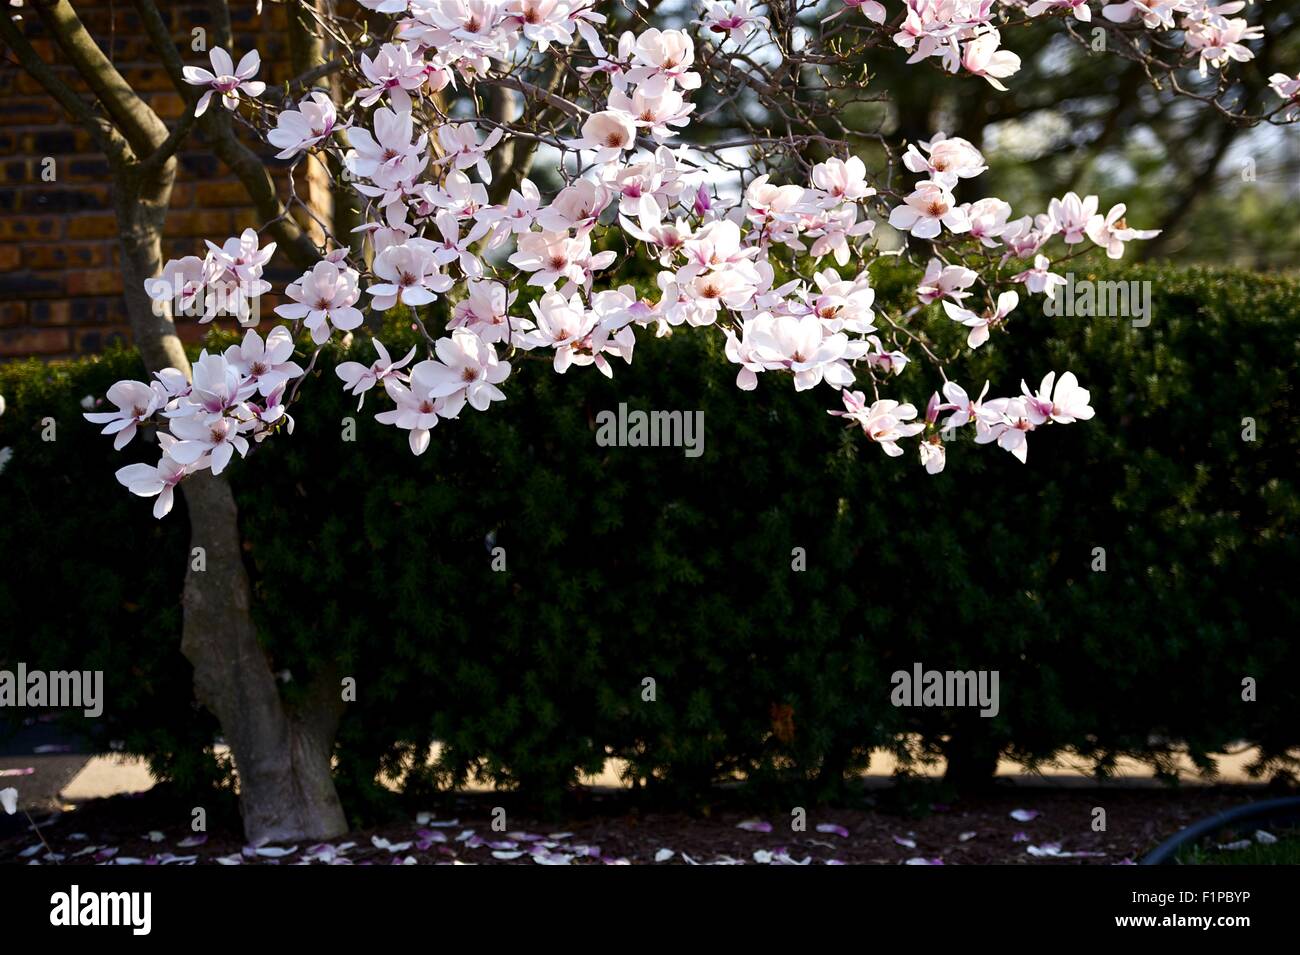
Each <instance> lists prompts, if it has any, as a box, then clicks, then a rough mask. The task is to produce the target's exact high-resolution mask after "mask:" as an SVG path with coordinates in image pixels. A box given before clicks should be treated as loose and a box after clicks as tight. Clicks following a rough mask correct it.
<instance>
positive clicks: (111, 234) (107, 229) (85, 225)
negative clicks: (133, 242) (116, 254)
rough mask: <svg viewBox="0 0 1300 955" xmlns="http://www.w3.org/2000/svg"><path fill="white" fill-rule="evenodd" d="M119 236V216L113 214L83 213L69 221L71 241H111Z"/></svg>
mask: <svg viewBox="0 0 1300 955" xmlns="http://www.w3.org/2000/svg"><path fill="white" fill-rule="evenodd" d="M116 236H117V216H115V215H113V213H111V212H83V213H80V214H79V215H75V216H72V217H70V218H69V219H68V238H69V239H109V238H115V237H116Z"/></svg>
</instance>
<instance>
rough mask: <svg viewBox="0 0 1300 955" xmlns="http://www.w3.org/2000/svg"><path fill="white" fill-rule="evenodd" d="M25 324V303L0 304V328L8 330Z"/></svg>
mask: <svg viewBox="0 0 1300 955" xmlns="http://www.w3.org/2000/svg"><path fill="white" fill-rule="evenodd" d="M26 323H27V303H26V302H17V301H15V302H0V327H4V328H8V327H10V326H13V325H24V324H26Z"/></svg>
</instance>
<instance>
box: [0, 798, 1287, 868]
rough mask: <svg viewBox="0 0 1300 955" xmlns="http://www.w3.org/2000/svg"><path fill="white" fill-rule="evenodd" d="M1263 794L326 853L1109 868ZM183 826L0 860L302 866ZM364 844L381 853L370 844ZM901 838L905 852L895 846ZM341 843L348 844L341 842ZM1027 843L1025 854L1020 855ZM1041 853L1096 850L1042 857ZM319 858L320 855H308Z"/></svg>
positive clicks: (568, 823) (600, 828)
mask: <svg viewBox="0 0 1300 955" xmlns="http://www.w3.org/2000/svg"><path fill="white" fill-rule="evenodd" d="M1270 795H1272V794H1270V793H1268V792H1266V791H1265V790H1263V789H1262V788H1260V787H1228V786H1225V787H1199V786H1198V787H1187V788H1183V789H1155V788H1118V787H1117V788H1109V787H1108V788H1069V789H1049V788H1039V787H1021V788H999V789H996V790H993V791H991V792H990V793H988V794H986V795H982V796H979V797H967V798H963V799H960V800H952V801H950V802H949V803H947V804H942V803H926V802H924V801H922V802H921V803H920V804H919V805H916V804H912V805H910V806H909V808H910V809H911V810H912V811H910V812H908V813H903V812H899V811H891V810H890V808H889V806H890V804H891V803H892V802H894V800H891V799H890V797H889V795H888V793H887V792H886V793H880V792H877V793H875V794H872V795H870V796H867V797H865V799H864V801H863V803H862V805H863V806H865V807H866V808H851V809H850V808H843V809H834V808H816V807H814V808H811V809H810V810H809V812H808V814H807V830H806V831H803V832H795V831H792V829H791V818H792V817H791V812H790V810H789V809H785V810H775V809H769V810H768V811H766V812H763V811H755V810H753V809H746V808H744V807H742V806H741V805H740V804H739V803H738V802H737V798H736V797H733V796H732V795H728V794H720V795H719V797H718V800H717V804H716V806H715V807H713V808H712V809H711V810H710V811H708V812H706V813H702V814H686V813H681V812H665V811H653V810H645V809H642V808H640V807H639V806H638V804H637V803H636V801H635V800H634V799H633V797H631V796H629V795H628V794H624V793H598V794H594V795H591V794H588V795H587V796H585V797H584V799H583V800H582V805H581V806H580V807H579V808H576V809H571V810H570V811H569V814H568V815H560V816H559V817H557V818H551V819H546V818H542V817H538V816H536V815H532V816H529V815H527V814H524V813H523V812H522V811H519V812H518V813H516V811H515V810H509V811H508V815H507V822H506V824H505V831H494V830H493V826H492V818H493V817H492V810H493V806H494V804H496V803H500V802H502V797H494V796H493V795H491V794H475V795H471V796H462V797H453V798H452V799H450V800H449V801H447V802H446V803H445V804H444V805H443V806H441V807H440V808H438V810H437V811H436V812H430V813H428V814H423V815H421V816H420V817H418V818H419V819H420V821H416V819H411V820H409V821H402V822H394V823H390V824H387V825H383V826H379V827H377V828H370V829H362V830H358V831H355V832H352V833H349V834H348V835H347V836H346V837H343V838H340V839H335V840H333V841H332V842H331V843H330V845H332V846H334V847H335V848H336V849H338V850H339V851H338V855H337V858H339V859H341V860H346V861H348V862H350V863H352V864H362V865H369V864H381V865H391V864H398V863H403V862H404V863H405V864H408V865H409V864H421V865H429V864H438V863H442V864H450V863H473V864H494V865H531V864H534V862H538V861H549V862H553V863H558V864H602V863H604V864H616V863H622V862H624V861H626V862H627V863H630V864H646V863H653V862H654V861H655V858H656V854H657V853H660V851H661V850H672V853H673V854H672V856H671V857H670V858H667V859H665V860H664V862H663V863H662V864H678V865H680V864H689V862H695V863H698V864H709V863H719V862H722V863H726V862H728V861H731V862H732V863H733V864H734V862H743V863H745V864H753V863H754V862H777V863H781V862H784V863H786V864H789V863H790V862H797V863H803V862H804V860H809V863H810V864H813V865H818V864H824V863H834V862H838V863H846V864H860V863H866V864H878V865H898V864H901V863H904V862H907V861H908V860H909V859H926V860H930V861H932V862H933V861H934V860H941V861H942V862H943V864H945V865H971V864H990V863H995V864H998V863H1000V864H1017V865H1080V864H1084V865H1087V864H1093V865H1095V864H1102V865H1113V864H1116V863H1129V862H1135V861H1137V860H1139V859H1140V858H1141V857H1142V855H1144V854H1145V853H1146V852H1148V851H1150V850H1151V849H1152V848H1154V847H1155V845H1156V844H1158V843H1159V842H1160V841H1162V840H1163V839H1165V838H1166V837H1168V836H1170V835H1172V834H1173V833H1174V832H1176V831H1178V830H1179V829H1181V828H1183V827H1184V826H1186V825H1187V824H1189V823H1191V822H1194V821H1195V820H1197V819H1199V818H1202V817H1205V816H1208V815H1212V814H1214V813H1216V812H1219V811H1221V810H1223V809H1226V808H1228V807H1230V806H1234V805H1238V804H1241V803H1244V802H1248V801H1252V800H1256V799H1263V798H1268V797H1269V796H1270ZM873 804H874V807H873ZM1096 807H1101V808H1103V809H1105V811H1106V830H1105V831H1104V832H1097V831H1094V830H1093V828H1092V823H1093V819H1094V811H1093V810H1094V808H1096ZM1015 810H1024V811H1026V812H1032V813H1036V815H1035V816H1034V818H1032V819H1030V820H1027V821H1018V820H1016V819H1015V818H1013V817H1012V816H1011V813H1012V812H1013V811H1015ZM189 818H190V817H189V812H188V811H186V810H185V809H184V807H180V806H178V805H176V804H175V803H174V801H168V800H167V798H166V797H165V796H154V795H152V794H143V795H140V796H116V797H112V798H109V799H97V800H92V801H90V802H88V803H86V804H84V805H82V806H80V807H78V808H76V809H75V810H72V811H66V812H63V813H60V814H56V815H55V816H53V817H50V818H48V821H47V818H46V817H40V816H37V817H36V821H37V822H38V823H39V824H40V825H41V834H42V835H43V836H44V838H45V841H46V843H47V844H48V846H49V849H50V850H51V851H52V852H53V853H54V855H53V857H50V856H49V855H48V854H47V852H46V850H45V848H44V847H43V846H41V845H40V842H39V840H38V839H37V838H36V835H35V834H34V833H33V832H31V831H30V829H28V827H27V825H26V823H25V821H23V822H22V823H21V825H14V823H15V822H17V821H19V820H20V819H21V817H14V818H13V819H11V821H10V825H9V828H7V829H6V830H5V831H4V832H0V864H5V863H9V864H29V863H30V862H32V861H33V860H35V861H40V862H42V864H51V863H57V864H61V865H71V864H96V863H110V864H131V863H130V862H129V861H128V860H136V863H135V864H169V863H172V862H173V861H175V862H181V861H182V860H184V863H183V864H191V863H190V860H189V858H188V857H191V856H197V859H196V860H194V861H195V862H197V863H200V864H215V863H216V862H217V860H218V858H221V857H225V858H226V859H227V860H230V861H238V862H239V863H240V864H258V865H266V864H274V865H287V864H293V863H296V862H301V861H303V856H304V854H306V853H308V850H309V849H310V847H309V846H308V845H307V844H305V843H304V844H300V845H298V846H297V847H290V846H285V847H282V848H284V849H293V851H292V852H288V853H286V854H284V855H282V856H274V855H256V854H252V853H251V850H247V849H245V847H244V841H243V838H242V834H241V833H240V831H239V828H238V826H237V824H235V822H234V820H233V819H227V820H225V821H218V822H213V823H212V824H211V825H210V830H209V832H208V833H207V839H206V841H204V842H203V844H202V845H199V846H195V847H181V846H179V845H178V843H179V842H181V841H182V840H184V839H186V838H187V837H193V833H191V832H190V831H189V827H188V822H189ZM742 822H747V823H750V824H751V825H755V824H756V825H757V826H758V827H759V828H762V827H763V826H764V825H765V824H766V825H768V826H770V827H771V830H770V831H751V830H747V829H745V828H740V827H739V826H738V824H739V823H742ZM819 826H822V827H839V828H840V829H842V830H844V831H847V835H844V834H842V832H840V831H826V830H823V831H817V827H819ZM376 839H379V840H387V842H388V843H389V844H395V847H394V848H392V849H391V850H390V848H389V847H388V846H385V845H382V844H381V845H378V846H377V845H376V844H375V840H376ZM909 841H910V842H914V843H915V847H910V846H908V845H906V844H905V843H906V842H909ZM345 843H354V844H355V845H353V846H352V847H349V848H346V849H343V848H341V847H342V846H343V845H344V844H345ZM403 843H410V845H406V846H404V845H402V844H403ZM1031 846H1032V847H1036V849H1037V850H1038V852H1039V854H1038V855H1035V854H1031V852H1030V851H1029V849H1030V847H1031ZM1051 846H1055V847H1056V850H1052V849H1051V848H1048V847H1051ZM272 851H274V850H272ZM1051 851H1059V852H1061V853H1098V855H1086V856H1075V857H1055V858H1053V857H1051V856H1048V855H1044V854H1043V853H1044V852H1051ZM494 852H495V853H502V854H503V855H501V856H499V857H498V856H494ZM318 853H319V850H318ZM515 853H519V854H518V855H517V856H516V855H514V854H515ZM769 853H770V855H768V854H769ZM756 854H757V855H756ZM176 857H179V858H176ZM535 857H540V858H535ZM324 858H328V854H323V855H322V857H321V858H318V859H316V860H315V861H317V862H320V861H324ZM412 860H413V861H412ZM227 864H229V862H228V863H227ZM914 864H915V863H914Z"/></svg>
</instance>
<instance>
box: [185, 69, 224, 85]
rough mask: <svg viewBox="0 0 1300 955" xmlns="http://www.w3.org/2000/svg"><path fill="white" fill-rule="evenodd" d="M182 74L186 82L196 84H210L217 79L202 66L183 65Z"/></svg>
mask: <svg viewBox="0 0 1300 955" xmlns="http://www.w3.org/2000/svg"><path fill="white" fill-rule="evenodd" d="M181 76H182V77H184V79H185V82H186V83H190V84H192V85H194V86H210V85H211V84H212V83H215V82H216V79H217V78H216V77H215V76H213V75H212V74H211V73H209V72H208V71H207V70H205V69H204V68H203V67H201V66H185V67H182V68H181Z"/></svg>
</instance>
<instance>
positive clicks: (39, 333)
mask: <svg viewBox="0 0 1300 955" xmlns="http://www.w3.org/2000/svg"><path fill="white" fill-rule="evenodd" d="M71 344H72V339H71V337H70V336H69V335H68V330H67V329H65V328H22V329H18V330H16V331H6V332H0V357H4V358H15V357H21V356H24V355H62V354H64V353H65V352H67V351H69V350H70V346H71Z"/></svg>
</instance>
